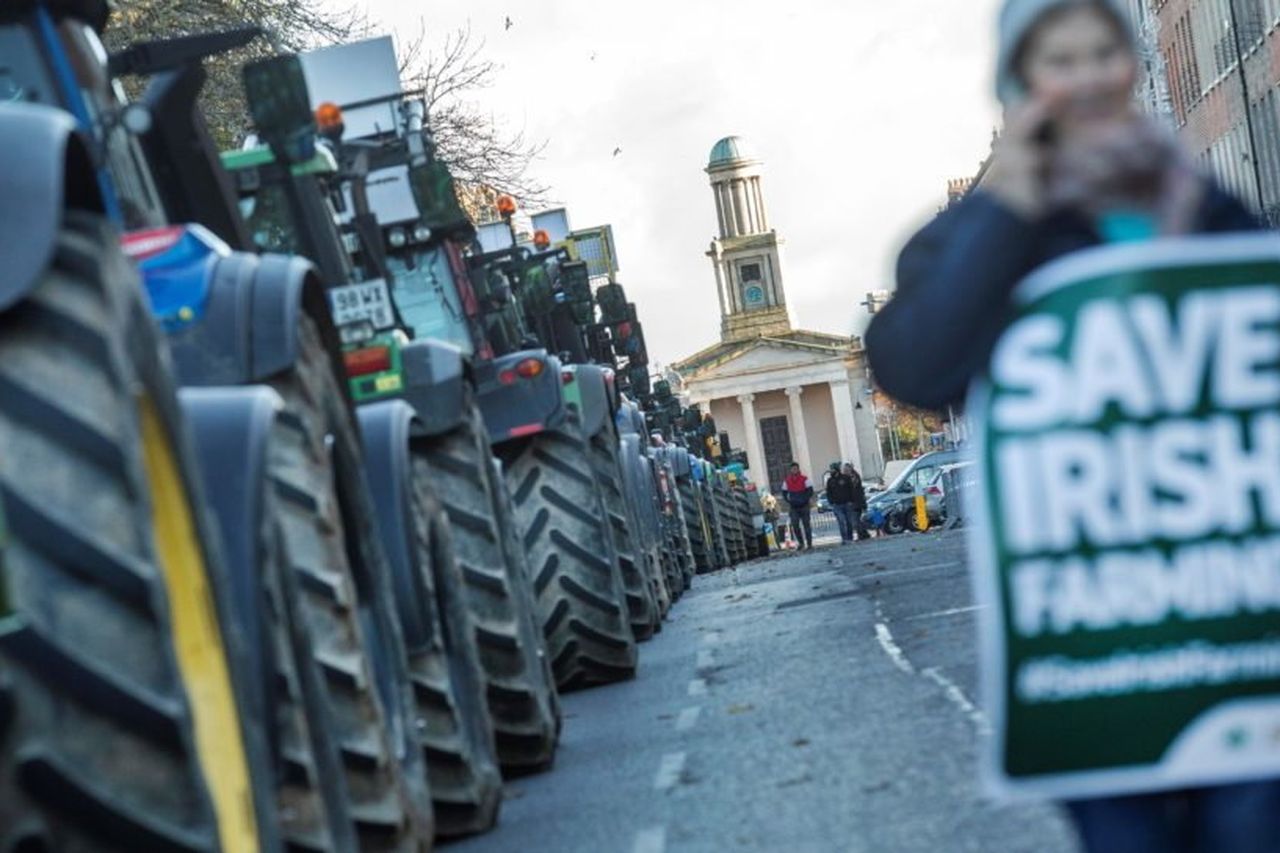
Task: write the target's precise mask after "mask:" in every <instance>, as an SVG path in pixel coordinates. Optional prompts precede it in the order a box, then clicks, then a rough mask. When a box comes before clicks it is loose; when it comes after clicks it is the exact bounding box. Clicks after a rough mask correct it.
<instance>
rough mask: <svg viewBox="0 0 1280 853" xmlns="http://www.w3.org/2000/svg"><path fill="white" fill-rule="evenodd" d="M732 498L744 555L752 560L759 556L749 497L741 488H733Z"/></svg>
mask: <svg viewBox="0 0 1280 853" xmlns="http://www.w3.org/2000/svg"><path fill="white" fill-rule="evenodd" d="M733 498H734V501H735V503H736V504H737V507H738V523H739V524H740V525H741V529H742V542H743V549H744V551H743V552H744V556H745V558H746V559H748V560H752V559H755V558H756V557H758V556H759V553H758V552H757V543H758V541H759V538H758V537H757V536H756V526H755V522H754V521H753V520H752V515H751V499H750V498H749V497H747V493H746V492H745V491H743V490H742V489H734V490H733Z"/></svg>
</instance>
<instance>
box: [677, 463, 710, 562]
mask: <svg viewBox="0 0 1280 853" xmlns="http://www.w3.org/2000/svg"><path fill="white" fill-rule="evenodd" d="M678 492H679V494H680V506H681V508H682V510H683V514H684V526H685V536H686V538H688V540H689V551H690V554H692V556H693V561H694V572H695V573H696V574H704V573H706V572H709V571H711V569H712V566H711V549H710V548H709V547H708V542H707V527H706V525H705V523H704V521H705V520H704V517H703V514H702V512H701V507H700V503H699V498H700V496H699V494H698V486H697V484H696V483H695V482H694V481H693V478H692V477H681V478H680V479H679V482H678Z"/></svg>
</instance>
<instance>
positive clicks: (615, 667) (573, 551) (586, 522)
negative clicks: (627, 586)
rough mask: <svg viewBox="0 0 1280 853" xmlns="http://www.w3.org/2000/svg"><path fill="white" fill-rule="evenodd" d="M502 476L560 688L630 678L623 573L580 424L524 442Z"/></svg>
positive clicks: (572, 420) (633, 659)
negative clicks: (520, 536)
mask: <svg viewBox="0 0 1280 853" xmlns="http://www.w3.org/2000/svg"><path fill="white" fill-rule="evenodd" d="M507 478H508V481H509V482H510V483H511V500H512V505H513V507H514V509H515V514H516V519H517V521H518V522H519V525H520V528H521V530H522V531H523V534H522V535H523V544H524V547H525V550H526V552H527V553H528V555H529V562H530V565H531V567H532V569H533V571H534V578H533V592H534V596H535V598H536V601H537V605H538V614H539V617H540V618H541V620H542V626H543V632H544V635H545V636H546V638H547V647H548V653H549V654H550V655H551V669H552V671H553V672H554V673H555V679H556V685H557V686H558V687H559V688H560V689H561V690H572V689H576V688H581V687H589V686H591V685H596V684H607V683H610V682H615V681H625V680H627V679H630V678H634V677H635V673H636V664H637V653H636V644H635V638H634V637H633V636H632V633H631V623H630V619H629V617H628V611H627V602H626V594H625V590H624V587H623V583H622V572H621V568H620V567H619V565H618V557H617V554H616V552H615V551H614V549H613V542H612V537H611V535H610V520H609V518H608V516H607V515H606V513H605V511H604V507H603V505H602V501H601V497H600V493H599V487H598V485H597V484H596V479H595V476H594V473H593V471H592V462H591V452H590V450H589V449H588V446H587V443H586V441H585V440H584V439H583V438H582V436H581V433H580V428H579V425H578V418H577V415H576V413H574V412H573V410H570V413H569V416H568V419H567V421H566V423H565V424H564V425H563V426H561V427H559V428H557V429H554V430H547V431H546V432H543V433H540V434H538V435H537V436H535V437H533V438H532V439H530V440H529V441H528V442H527V443H526V444H525V445H524V446H523V447H522V448H520V450H519V452H518V453H516V454H515V456H514V458H512V459H511V460H510V461H509V465H508V468H507Z"/></svg>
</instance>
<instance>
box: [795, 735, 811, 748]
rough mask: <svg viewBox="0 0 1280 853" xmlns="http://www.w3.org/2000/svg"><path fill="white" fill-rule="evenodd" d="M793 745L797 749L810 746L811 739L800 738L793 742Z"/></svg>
mask: <svg viewBox="0 0 1280 853" xmlns="http://www.w3.org/2000/svg"><path fill="white" fill-rule="evenodd" d="M791 745H792V746H795V747H801V746H808V745H809V739H808V738H807V737H798V738H796V739H795V740H793V741H791Z"/></svg>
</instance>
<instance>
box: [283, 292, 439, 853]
mask: <svg viewBox="0 0 1280 853" xmlns="http://www.w3.org/2000/svg"><path fill="white" fill-rule="evenodd" d="M298 336H299V355H298V359H297V361H296V363H295V364H294V366H293V368H291V369H290V370H289V371H288V372H286V373H284V374H282V375H280V376H277V377H274V378H273V379H272V382H271V385H272V387H274V388H275V389H276V391H278V392H279V393H280V396H281V397H282V398H283V400H284V404H285V409H284V412H283V413H282V414H281V416H280V423H281V424H282V425H283V426H284V427H285V429H284V430H283V431H282V440H280V441H276V442H275V443H274V445H273V448H272V454H271V458H270V461H269V468H270V472H271V477H272V480H273V482H274V484H275V487H276V493H277V495H278V496H279V498H280V507H281V511H282V515H281V521H282V530H283V532H284V537H285V547H286V549H287V552H288V554H289V557H290V560H291V561H292V563H293V568H294V570H295V571H296V572H297V573H298V577H299V581H300V584H301V587H302V589H303V591H304V595H303V597H302V601H301V607H300V610H301V612H302V613H303V614H304V616H305V618H306V620H307V623H308V627H309V629H310V632H311V636H312V637H313V639H314V642H315V654H316V659H317V660H318V661H319V663H320V666H321V668H322V669H323V671H324V674H325V698H326V700H327V704H328V710H329V714H330V716H331V718H332V720H333V723H334V726H335V729H336V734H337V737H338V739H339V741H340V742H341V744H342V760H343V762H342V763H343V770H344V773H345V775H346V782H347V790H348V793H349V794H350V797H351V804H352V814H353V816H354V818H355V821H356V828H357V831H358V833H359V839H360V846H361V849H362V850H397V851H398V850H418V849H426V848H428V847H429V846H430V844H431V839H432V837H433V835H434V826H433V818H432V811H431V800H430V793H429V789H428V786H427V780H426V768H425V766H424V763H423V760H422V755H421V750H420V745H421V742H420V741H419V739H418V737H417V733H416V731H414V727H413V726H411V725H409V721H410V720H412V719H413V711H414V708H413V700H412V696H411V694H410V692H409V691H410V688H409V684H408V677H407V672H405V671H404V668H405V665H406V664H405V660H404V651H403V645H402V640H401V639H400V637H399V623H398V621H397V619H396V616H395V613H394V609H393V607H392V605H391V593H390V590H389V589H388V588H387V586H386V585H387V583H388V571H387V569H386V566H385V563H384V561H385V556H383V552H382V548H381V543H380V542H378V541H377V535H378V534H377V529H376V526H375V524H374V521H373V511H372V508H371V502H370V499H369V496H368V485H367V483H366V482H365V480H366V478H365V476H364V473H363V467H362V465H363V463H362V461H361V452H360V448H359V444H358V440H357V438H356V435H357V433H356V427H355V424H354V420H353V418H352V416H351V415H350V413H349V411H348V409H347V406H346V397H345V395H344V394H343V393H342V389H341V387H340V386H339V384H338V381H339V380H338V378H337V377H336V376H335V373H334V370H333V367H332V361H331V359H330V358H329V355H328V353H327V352H326V350H325V348H324V345H323V344H322V343H321V338H320V334H319V330H318V329H317V327H316V325H315V323H314V322H313V321H312V320H311V319H310V318H307V317H304V318H303V320H302V321H301V323H300V327H299V329H298ZM384 646H385V648H384ZM374 655H382V656H384V659H383V660H382V661H375V660H374ZM385 658H390V659H389V660H388V659H385ZM380 667H381V668H382V671H381V672H380V669H379V668H380ZM388 672H390V673H392V675H391V676H390V677H388V675H387V674H386V673H388ZM388 682H391V683H388Z"/></svg>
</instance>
